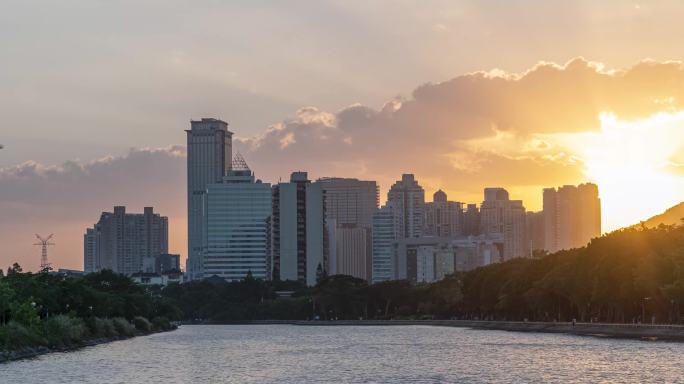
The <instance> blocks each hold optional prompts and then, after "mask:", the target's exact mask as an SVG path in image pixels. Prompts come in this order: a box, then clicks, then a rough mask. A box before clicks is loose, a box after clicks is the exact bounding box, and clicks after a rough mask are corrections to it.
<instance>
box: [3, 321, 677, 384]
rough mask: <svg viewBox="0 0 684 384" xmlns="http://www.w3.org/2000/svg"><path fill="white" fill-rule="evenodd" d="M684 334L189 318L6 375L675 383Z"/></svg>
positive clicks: (23, 364)
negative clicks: (646, 338)
mask: <svg viewBox="0 0 684 384" xmlns="http://www.w3.org/2000/svg"><path fill="white" fill-rule="evenodd" d="M683 363H684V344H678V343H666V342H641V341H632V340H610V339H598V338H591V337H577V336H568V335H557V334H534V333H513V332H503V331H478V330H469V329H462V328H447V327H427V326H425V327H423V326H384V327H343V326H339V327H305V326H290V325H253V326H247V325H244V326H240V325H235V326H222V325H217V326H208V325H207V326H183V327H181V328H180V329H178V330H177V331H175V332H170V333H163V334H156V335H151V336H146V337H139V338H135V339H130V340H124V341H118V342H114V343H110V344H105V345H98V346H95V347H89V348H85V349H81V350H79V351H75V352H66V353H54V354H49V355H45V356H41V357H38V358H36V359H31V360H24V361H17V362H11V363H7V364H0V382H2V383H41V384H43V383H340V382H342V383H388V382H390V383H491V382H496V383H532V382H534V383H597V382H621V383H624V382H634V383H644V382H653V383H673V382H684V366H683V365H682V364H683Z"/></svg>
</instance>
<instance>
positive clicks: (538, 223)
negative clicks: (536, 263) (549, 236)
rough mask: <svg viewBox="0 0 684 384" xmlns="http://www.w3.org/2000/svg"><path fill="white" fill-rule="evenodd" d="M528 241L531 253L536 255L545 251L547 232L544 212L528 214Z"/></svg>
mask: <svg viewBox="0 0 684 384" xmlns="http://www.w3.org/2000/svg"><path fill="white" fill-rule="evenodd" d="M526 215H527V217H526V220H527V239H528V241H529V249H530V252H531V253H532V254H533V255H534V253H535V252H539V251H543V250H544V249H545V246H544V244H545V241H546V232H545V220H544V212H527V214H526Z"/></svg>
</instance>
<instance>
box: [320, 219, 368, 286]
mask: <svg viewBox="0 0 684 384" xmlns="http://www.w3.org/2000/svg"><path fill="white" fill-rule="evenodd" d="M326 223H327V225H328V229H329V232H328V233H330V235H329V236H328V240H329V242H330V251H329V262H328V264H329V269H328V273H329V274H330V275H348V276H353V277H357V278H359V279H364V280H367V281H370V279H371V269H372V266H371V257H372V256H371V229H370V228H364V227H360V226H358V225H356V224H343V225H336V223H335V222H334V220H332V221H326Z"/></svg>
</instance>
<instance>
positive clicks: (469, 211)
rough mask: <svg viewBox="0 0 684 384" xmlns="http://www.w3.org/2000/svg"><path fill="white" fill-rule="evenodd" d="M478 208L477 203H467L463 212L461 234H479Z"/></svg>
mask: <svg viewBox="0 0 684 384" xmlns="http://www.w3.org/2000/svg"><path fill="white" fill-rule="evenodd" d="M480 227H481V225H480V209H479V208H477V204H468V207H467V208H466V210H465V212H464V213H463V234H464V235H467V236H477V235H479V234H480V230H481V228H480Z"/></svg>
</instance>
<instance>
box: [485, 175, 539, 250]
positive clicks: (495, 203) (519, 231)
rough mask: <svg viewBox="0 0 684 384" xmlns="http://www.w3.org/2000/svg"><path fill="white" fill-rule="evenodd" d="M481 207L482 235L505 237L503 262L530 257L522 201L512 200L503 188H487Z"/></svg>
mask: <svg viewBox="0 0 684 384" xmlns="http://www.w3.org/2000/svg"><path fill="white" fill-rule="evenodd" d="M484 195H485V199H484V201H483V202H482V205H480V219H481V222H480V225H481V230H482V234H484V235H490V236H491V235H495V234H501V235H502V236H503V244H504V249H503V260H504V261H505V260H510V259H512V258H516V257H525V256H528V244H527V243H528V241H527V223H526V219H525V207H524V206H523V203H522V201H521V200H510V199H509V197H508V191H506V190H505V189H503V188H485V191H484Z"/></svg>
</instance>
